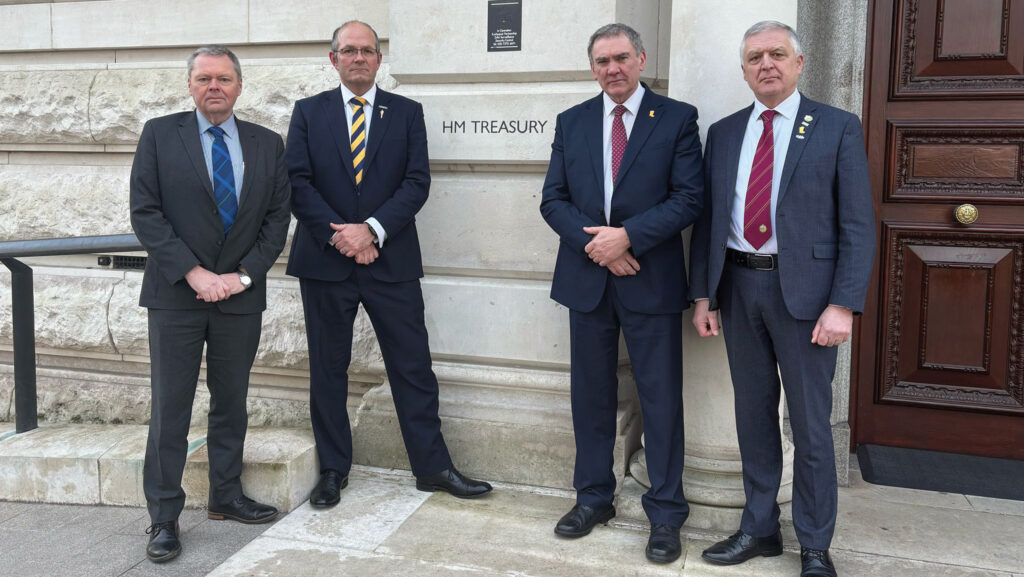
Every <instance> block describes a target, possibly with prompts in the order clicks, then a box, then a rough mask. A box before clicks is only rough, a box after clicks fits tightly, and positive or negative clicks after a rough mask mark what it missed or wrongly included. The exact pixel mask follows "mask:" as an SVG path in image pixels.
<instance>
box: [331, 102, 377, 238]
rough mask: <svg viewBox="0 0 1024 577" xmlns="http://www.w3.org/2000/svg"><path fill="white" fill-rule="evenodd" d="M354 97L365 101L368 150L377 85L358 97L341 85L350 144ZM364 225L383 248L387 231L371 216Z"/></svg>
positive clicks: (365, 136) (364, 128)
mask: <svg viewBox="0 0 1024 577" xmlns="http://www.w3.org/2000/svg"><path fill="white" fill-rule="evenodd" d="M356 96H360V97H361V98H362V99H363V100H365V101H366V106H364V107H363V132H364V134H365V135H364V137H363V142H364V143H365V146H366V147H367V149H369V146H370V124H371V123H372V121H373V102H374V100H375V99H376V98H377V85H376V84H374V85H373V86H371V87H370V89H369V90H367V91H366V94H358V95H357V94H356V93H354V92H352V91H351V90H349V89H348V88H346V87H345V85H344V84H342V85H341V99H342V101H344V102H345V120H346V122H348V134H349V141H350V142H351V139H352V116H353V115H354V114H355V112H356V109H355V106H353V105H352V102H351V101H352V99H353V98H354V97H356ZM366 224H368V225H370V227H371V228H373V230H374V231H375V232H376V233H377V244H378V245H379V246H381V247H383V246H384V239H385V238H387V236H388V233H387V231H385V230H384V227H383V226H381V225H380V222H378V221H377V219H376V218H373V217H372V216H371V217H370V218H368V219H366Z"/></svg>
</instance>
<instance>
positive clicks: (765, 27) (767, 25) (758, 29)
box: [740, 20, 804, 62]
mask: <svg viewBox="0 0 1024 577" xmlns="http://www.w3.org/2000/svg"><path fill="white" fill-rule="evenodd" d="M769 30H785V31H786V34H787V35H788V36H789V43H790V44H792V45H793V52H794V53H795V54H794V56H800V55H801V54H803V53H804V49H803V47H802V46H800V37H798V36H797V35H796V30H793V28H791V27H790V26H788V25H786V24H783V23H782V22H779V21H778V20H762V21H761V22H758V23H757V24H754V25H753V26H751V27H750V28H748V29H747V31H746V32H744V33H743V40H740V62H743V61H744V58H745V55H744V54H743V48H744V46H746V45H747V39H748V38H750V37H751V36H753V35H755V34H760V33H762V32H767V31H769Z"/></svg>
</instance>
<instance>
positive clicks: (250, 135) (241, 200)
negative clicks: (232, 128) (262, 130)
mask: <svg viewBox="0 0 1024 577" xmlns="http://www.w3.org/2000/svg"><path fill="white" fill-rule="evenodd" d="M235 125H236V126H237V127H238V143H239V144H241V145H242V170H243V173H242V192H241V194H239V195H238V214H239V218H241V214H242V211H244V210H246V209H247V208H249V206H251V205H255V204H259V203H252V202H249V194H250V193H251V191H252V183H253V181H254V180H256V179H255V177H254V172H255V171H254V170H253V169H254V168H256V166H258V164H257V163H258V162H259V161H258V160H257V159H258V158H259V153H260V142H259V140H257V139H256V133H255V132H253V131H251V130H249V125H248V123H246V122H243V121H241V120H239V119H238V117H237V116H236V117H235Z"/></svg>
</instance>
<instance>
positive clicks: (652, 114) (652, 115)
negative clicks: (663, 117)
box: [649, 110, 654, 118]
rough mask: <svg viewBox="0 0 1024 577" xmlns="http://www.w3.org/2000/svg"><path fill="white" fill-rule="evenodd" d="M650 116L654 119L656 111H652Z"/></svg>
mask: <svg viewBox="0 0 1024 577" xmlns="http://www.w3.org/2000/svg"><path fill="white" fill-rule="evenodd" d="M649 116H650V117H651V118H654V111H653V110H652V111H651V112H650V114H649Z"/></svg>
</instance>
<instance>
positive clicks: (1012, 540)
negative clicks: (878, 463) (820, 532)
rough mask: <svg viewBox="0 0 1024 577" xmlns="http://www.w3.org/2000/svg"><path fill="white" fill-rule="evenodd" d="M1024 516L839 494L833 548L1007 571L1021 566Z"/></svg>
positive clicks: (1022, 561)
mask: <svg viewBox="0 0 1024 577" xmlns="http://www.w3.org/2000/svg"><path fill="white" fill-rule="evenodd" d="M1022 543H1024V518H1022V517H1018V516H1013V515H1001V514H997V513H987V512H982V511H974V510H969V511H964V510H959V509H945V508H940V507H931V506H924V505H910V504H904V503H893V502H887V501H881V500H878V499H875V498H866V497H853V496H849V495H847V494H846V493H845V492H843V491H840V493H839V516H838V519H837V521H836V536H835V538H834V539H833V541H832V546H833V548H835V549H845V550H849V551H853V552H858V553H868V554H872V555H880V556H887V557H895V558H902V559H920V560H927V561H930V562H935V563H939V564H946V565H959V566H965V567H975V568H980V569H987V570H990V571H1003V572H1006V573H1009V572H1012V571H1017V570H1019V569H1020V568H1021V567H1024V546H1022Z"/></svg>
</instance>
